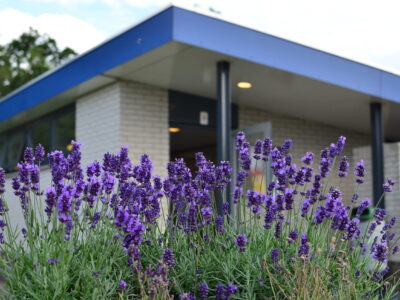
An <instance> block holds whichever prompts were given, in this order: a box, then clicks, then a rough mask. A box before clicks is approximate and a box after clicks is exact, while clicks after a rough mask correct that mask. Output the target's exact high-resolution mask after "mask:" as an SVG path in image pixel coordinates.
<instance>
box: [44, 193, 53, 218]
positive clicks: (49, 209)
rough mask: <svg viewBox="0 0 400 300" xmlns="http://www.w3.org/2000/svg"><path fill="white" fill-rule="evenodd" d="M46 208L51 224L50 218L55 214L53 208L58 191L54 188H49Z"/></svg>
mask: <svg viewBox="0 0 400 300" xmlns="http://www.w3.org/2000/svg"><path fill="white" fill-rule="evenodd" d="M45 201H46V208H45V210H44V211H45V213H46V214H47V216H48V222H50V216H51V214H52V213H53V208H54V206H55V204H56V190H55V189H54V187H48V188H47V191H46V200H45Z"/></svg>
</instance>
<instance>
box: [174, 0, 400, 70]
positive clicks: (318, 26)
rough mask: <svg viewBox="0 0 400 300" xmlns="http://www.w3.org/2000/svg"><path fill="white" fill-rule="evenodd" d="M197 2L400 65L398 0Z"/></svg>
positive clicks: (358, 56)
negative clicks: (389, 58)
mask: <svg viewBox="0 0 400 300" xmlns="http://www.w3.org/2000/svg"><path fill="white" fill-rule="evenodd" d="M181 2H183V1H181ZM185 2H187V1H185ZM195 2H197V3H199V4H200V5H201V6H202V7H203V9H205V10H208V9H209V7H212V8H214V9H215V10H217V11H220V12H221V15H220V16H222V17H223V18H226V19H228V20H230V21H232V22H235V23H240V24H242V25H245V26H250V27H253V28H255V29H258V30H261V31H265V32H268V33H271V34H274V35H277V36H279V37H283V38H287V39H290V40H294V41H297V42H299V43H302V44H306V45H309V46H312V47H317V48H320V49H322V50H325V51H328V52H333V53H335V54H338V55H342V56H346V57H349V58H352V59H355V60H361V61H365V62H370V63H373V64H378V65H379V64H382V65H384V66H385V67H388V68H391V67H394V68H397V69H398V70H400V39H398V29H399V28H400V18H399V17H398V12H399V11H400V1H398V0H386V1H378V0H352V1H348V0H335V1H332V0H331V1H320V0H303V1H298V0H279V1H276V0H247V1H232V0H199V1H195ZM388 57H393V59H391V60H390V61H391V63H388ZM394 57H396V59H394Z"/></svg>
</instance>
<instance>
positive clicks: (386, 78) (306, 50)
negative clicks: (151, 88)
mask: <svg viewBox="0 0 400 300" xmlns="http://www.w3.org/2000/svg"><path fill="white" fill-rule="evenodd" d="M139 38H140V39H141V43H139V44H138V43H137V42H136V41H137V39H139ZM171 41H178V42H182V43H185V44H189V45H192V46H195V47H200V48H203V49H207V50H210V51H214V52H219V53H221V54H224V55H228V56H232V57H236V58H239V59H243V60H247V61H251V62H254V63H257V64H261V65H265V66H269V67H273V68H276V69H280V70H284V71H288V72H291V73H295V74H298V75H301V76H306V77H309V78H312V79H316V80H319V81H323V82H326V83H329V84H333V85H337V86H341V87H344V88H348V89H351V90H355V91H358V92H361V93H364V94H367V95H371V96H376V97H380V98H383V99H388V100H392V101H395V102H400V76H398V75H395V74H392V73H389V72H386V71H383V70H380V69H377V68H374V67H370V66H367V65H363V64H360V63H357V62H354V61H351V60H347V59H344V58H342V57H339V56H335V55H332V54H328V53H325V52H322V51H319V50H316V49H313V48H310V47H306V46H304V45H300V44H297V43H294V42H290V41H287V40H284V39H281V38H278V37H275V36H271V35H268V34H265V33H261V32H259V31H255V30H251V29H248V28H245V27H241V26H238V25H235V24H232V23H228V22H226V21H223V20H219V19H214V18H211V17H208V16H205V15H201V14H198V13H195V12H191V11H188V10H185V9H181V8H177V7H169V8H167V9H166V10H164V11H162V12H160V13H159V14H157V15H155V16H153V17H151V18H149V19H148V20H146V21H144V22H142V23H140V24H139V25H137V26H135V27H133V28H131V29H129V30H127V31H126V32H124V33H122V34H120V35H119V36H117V37H115V38H113V39H111V40H110V41H108V42H106V43H104V44H102V45H100V46H98V47H97V48H95V49H93V50H91V51H89V52H88V53H86V54H84V55H82V56H80V57H78V58H77V59H75V60H74V61H72V62H70V63H68V64H66V65H65V66H63V67H61V68H59V69H57V70H55V71H54V72H51V73H49V74H46V75H45V76H43V77H41V78H39V79H38V80H36V81H34V82H32V83H30V84H28V85H27V86H25V87H22V88H21V89H20V90H18V91H16V92H14V93H13V94H10V95H9V96H8V97H6V98H5V99H4V100H3V101H2V102H0V122H2V121H4V120H7V119H9V118H11V117H13V116H15V115H17V114H19V113H21V112H23V111H26V110H28V109H30V108H32V107H34V106H36V105H38V104H40V103H42V102H44V101H46V100H49V99H51V98H53V97H55V96H56V95H58V94H60V93H62V92H64V91H67V90H68V89H71V88H73V87H75V86H77V85H79V84H81V83H83V82H85V81H87V80H89V79H91V78H93V77H95V76H98V75H100V74H102V73H104V72H106V71H108V70H110V69H112V68H114V67H117V66H119V65H121V64H123V63H125V62H127V61H129V60H132V59H134V58H136V57H138V56H140V55H142V54H144V53H146V52H149V51H151V50H153V49H155V48H157V47H160V46H162V45H164V44H166V43H169V42H171Z"/></svg>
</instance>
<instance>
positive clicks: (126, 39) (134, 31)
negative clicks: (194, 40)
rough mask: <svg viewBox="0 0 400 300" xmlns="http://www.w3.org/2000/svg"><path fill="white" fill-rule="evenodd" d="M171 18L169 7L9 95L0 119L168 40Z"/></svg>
mask: <svg viewBox="0 0 400 300" xmlns="http://www.w3.org/2000/svg"><path fill="white" fill-rule="evenodd" d="M172 19H173V10H172V8H168V9H166V10H164V11H162V12H160V13H159V14H157V15H156V16H154V17H152V18H150V19H148V20H146V21H144V22H142V23H140V24H139V25H137V26H135V27H133V28H131V29H129V30H128V31H126V32H124V33H122V34H120V35H119V36H117V37H115V38H113V39H111V40H109V41H108V42H106V43H104V44H102V45H101V46H99V47H97V48H95V49H93V50H91V51H89V52H88V53H86V54H84V55H82V56H80V57H78V58H77V59H75V60H73V61H71V62H70V63H68V64H66V65H64V66H63V67H61V68H59V69H58V70H56V71H54V72H51V73H49V74H48V75H47V76H43V77H42V78H40V79H39V80H37V81H36V82H34V83H32V84H30V85H27V86H26V87H25V88H24V87H23V88H22V89H21V90H20V91H17V92H15V93H13V94H11V95H10V96H9V97H7V98H6V99H5V100H3V101H2V102H0V122H2V121H4V120H7V119H9V118H11V117H13V116H15V115H17V114H19V113H21V112H23V111H25V110H27V109H29V108H32V107H34V106H36V105H38V104H40V103H42V102H43V101H46V100H48V99H50V98H52V97H54V96H56V95H58V94H60V93H62V92H64V91H66V90H68V89H70V88H73V87H75V86H77V85H79V84H81V83H82V82H84V81H86V80H89V79H91V78H93V77H95V76H97V75H100V74H102V73H104V72H106V71H108V70H110V69H112V68H114V67H117V66H119V65H121V64H123V63H125V62H127V61H129V60H132V59H134V58H135V57H138V56H139V55H141V54H144V53H146V52H149V51H151V50H153V49H155V48H157V47H159V46H161V45H163V44H166V43H168V42H170V41H171V40H172V24H173V23H172ZM138 39H141V42H140V43H137V40H138Z"/></svg>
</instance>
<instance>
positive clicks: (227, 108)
mask: <svg viewBox="0 0 400 300" xmlns="http://www.w3.org/2000/svg"><path fill="white" fill-rule="evenodd" d="M230 89H231V87H230V79H229V62H226V61H219V62H218V63H217V161H218V162H220V161H230V160H231V152H230V151H231V128H232V119H231V118H232V114H231V90H230ZM224 198H225V199H224ZM224 200H225V201H226V202H230V186H227V188H226V191H225V193H224V195H219V196H218V197H217V210H218V214H220V215H221V214H222V202H223V201H224Z"/></svg>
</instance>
